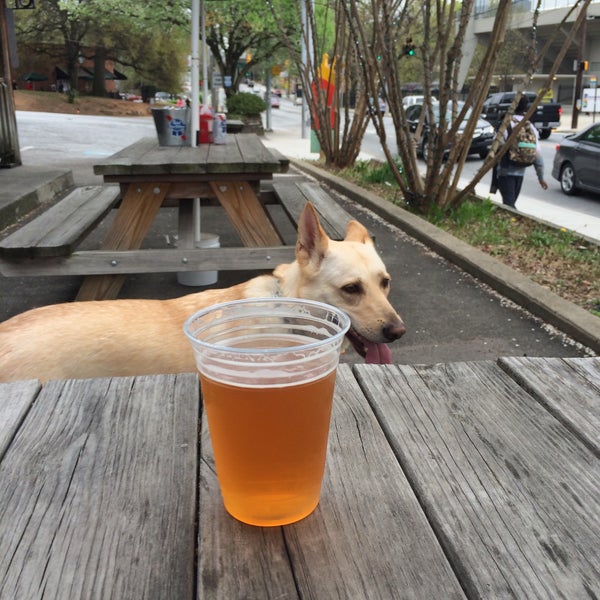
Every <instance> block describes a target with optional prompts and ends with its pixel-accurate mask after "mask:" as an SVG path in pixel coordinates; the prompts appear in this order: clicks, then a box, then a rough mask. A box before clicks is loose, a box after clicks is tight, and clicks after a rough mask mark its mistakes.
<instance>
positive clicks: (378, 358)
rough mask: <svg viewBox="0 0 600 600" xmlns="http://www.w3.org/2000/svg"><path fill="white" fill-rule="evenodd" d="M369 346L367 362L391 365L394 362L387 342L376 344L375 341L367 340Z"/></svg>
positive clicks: (366, 343)
mask: <svg viewBox="0 0 600 600" xmlns="http://www.w3.org/2000/svg"><path fill="white" fill-rule="evenodd" d="M365 346H366V348H367V356H366V357H365V362H366V363H367V364H378V365H389V364H391V362H392V353H391V351H390V349H389V348H388V346H387V344H375V343H374V342H369V341H366V342H365Z"/></svg>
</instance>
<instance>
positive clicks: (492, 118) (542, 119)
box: [481, 92, 562, 140]
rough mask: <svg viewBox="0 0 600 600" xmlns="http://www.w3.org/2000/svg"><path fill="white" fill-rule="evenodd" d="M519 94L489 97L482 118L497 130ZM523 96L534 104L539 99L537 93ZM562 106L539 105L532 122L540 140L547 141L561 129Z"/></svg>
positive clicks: (506, 93) (499, 93) (508, 93)
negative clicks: (554, 131) (553, 131)
mask: <svg viewBox="0 0 600 600" xmlns="http://www.w3.org/2000/svg"><path fill="white" fill-rule="evenodd" d="M516 93H517V92H497V93H495V94H492V95H491V96H488V97H487V99H486V101H485V102H484V103H483V108H482V109H481V117H482V118H483V119H485V120H486V121H489V122H490V123H491V124H492V125H493V126H494V127H495V128H496V129H497V128H498V127H500V124H501V123H502V121H503V120H504V116H505V115H506V111H507V110H508V109H509V107H510V105H511V104H512V102H513V100H514V99H515V95H516ZM523 95H525V96H527V97H528V98H529V101H530V102H533V101H534V100H535V98H536V97H537V94H536V93H535V92H523ZM561 115H562V106H561V105H560V104H557V103H556V102H542V103H541V104H538V106H537V109H536V111H535V112H534V113H533V115H531V119H530V121H531V122H532V123H533V124H534V125H535V126H536V128H537V130H538V131H539V132H540V138H541V139H542V140H545V139H547V138H549V137H550V134H551V133H552V130H553V129H557V128H558V127H560V117H561Z"/></svg>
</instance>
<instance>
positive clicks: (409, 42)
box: [402, 38, 415, 56]
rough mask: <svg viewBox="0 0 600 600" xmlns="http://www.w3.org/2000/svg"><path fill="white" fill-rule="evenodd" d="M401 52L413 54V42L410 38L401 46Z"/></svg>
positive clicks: (405, 54)
mask: <svg viewBox="0 0 600 600" xmlns="http://www.w3.org/2000/svg"><path fill="white" fill-rule="evenodd" d="M402 54H404V56H414V55H415V45H414V44H413V41H412V38H408V39H407V40H406V43H405V44H404V46H402Z"/></svg>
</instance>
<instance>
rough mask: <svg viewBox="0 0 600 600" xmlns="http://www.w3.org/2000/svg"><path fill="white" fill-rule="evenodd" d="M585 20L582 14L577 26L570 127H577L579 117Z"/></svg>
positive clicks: (585, 17) (585, 10) (585, 16)
mask: <svg viewBox="0 0 600 600" xmlns="http://www.w3.org/2000/svg"><path fill="white" fill-rule="evenodd" d="M581 10H582V11H584V12H585V13H587V7H586V6H585V5H584V6H583V8H582V9H581ZM586 21H587V15H584V17H583V21H582V22H581V26H580V27H579V43H578V45H577V72H576V73H575V97H574V98H573V116H572V118H571V128H572V129H577V119H578V117H579V108H578V106H577V104H578V103H579V102H580V100H581V83H582V80H583V73H582V70H581V63H582V62H583V59H584V56H585V35H586Z"/></svg>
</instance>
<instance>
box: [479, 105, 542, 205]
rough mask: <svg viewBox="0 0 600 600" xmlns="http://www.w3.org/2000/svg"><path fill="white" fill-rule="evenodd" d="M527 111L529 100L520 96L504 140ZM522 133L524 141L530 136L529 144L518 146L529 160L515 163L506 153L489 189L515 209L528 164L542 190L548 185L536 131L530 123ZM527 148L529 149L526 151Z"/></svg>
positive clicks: (509, 153) (520, 143) (509, 154)
mask: <svg viewBox="0 0 600 600" xmlns="http://www.w3.org/2000/svg"><path fill="white" fill-rule="evenodd" d="M528 109H529V100H528V99H527V96H521V98H520V100H519V102H518V104H517V107H516V108H515V114H514V115H513V116H512V118H511V124H510V125H509V127H508V128H507V130H506V131H505V132H504V139H506V138H507V137H508V136H509V135H510V132H511V131H512V126H513V125H516V124H517V123H519V122H520V121H522V120H523V116H524V115H525V113H526V112H527V110H528ZM522 131H523V135H522V136H521V137H522V139H526V137H527V135H529V136H531V138H530V141H529V143H527V141H524V142H519V146H521V145H522V146H524V147H525V148H526V149H525V150H524V152H530V153H531V160H530V161H526V162H524V163H522V162H515V160H513V159H511V152H510V151H508V152H506V153H505V154H504V156H503V157H502V160H501V161H500V163H499V164H498V165H496V168H495V169H494V174H493V177H492V187H491V189H490V192H492V193H495V192H496V189H497V190H498V191H499V192H500V194H501V196H502V203H503V204H505V205H507V206H511V207H512V208H516V206H515V204H516V202H517V198H518V197H519V193H520V192H521V187H522V185H523V177H524V176H525V172H526V171H527V166H528V164H533V166H534V169H535V173H536V175H537V178H538V181H539V182H540V185H541V186H542V189H544V190H547V189H548V184H547V183H546V181H545V180H544V159H543V157H542V153H541V148H540V140H539V134H538V132H537V129H536V128H535V127H534V126H533V125H532V124H531V123H530V124H529V125H525V126H524V127H523V129H522ZM533 146H534V147H535V154H533ZM527 148H529V149H528V150H527Z"/></svg>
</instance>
